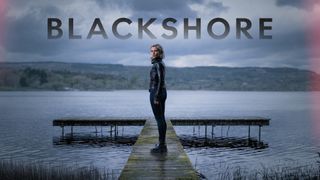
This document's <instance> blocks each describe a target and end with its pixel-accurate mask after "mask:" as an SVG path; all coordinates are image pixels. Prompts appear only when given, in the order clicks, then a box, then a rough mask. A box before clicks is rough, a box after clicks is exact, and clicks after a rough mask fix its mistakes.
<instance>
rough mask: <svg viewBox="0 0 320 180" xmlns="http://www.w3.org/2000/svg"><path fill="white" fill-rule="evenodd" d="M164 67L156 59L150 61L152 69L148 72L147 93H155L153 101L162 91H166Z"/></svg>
mask: <svg viewBox="0 0 320 180" xmlns="http://www.w3.org/2000/svg"><path fill="white" fill-rule="evenodd" d="M165 77H166V67H165V64H164V62H163V61H162V59H159V58H156V59H153V60H152V68H151V70H150V85H149V92H151V91H154V92H155V99H159V98H160V95H161V93H162V91H163V90H166V89H165V88H166V83H165Z"/></svg>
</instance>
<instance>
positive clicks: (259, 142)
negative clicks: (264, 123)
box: [259, 126, 261, 143]
mask: <svg viewBox="0 0 320 180" xmlns="http://www.w3.org/2000/svg"><path fill="white" fill-rule="evenodd" d="M260 141H261V126H259V143H260Z"/></svg>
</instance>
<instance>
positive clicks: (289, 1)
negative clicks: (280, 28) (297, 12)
mask: <svg viewBox="0 0 320 180" xmlns="http://www.w3.org/2000/svg"><path fill="white" fill-rule="evenodd" d="M303 1H305V0H277V1H276V4H277V5H278V6H294V7H298V8H300V7H302V5H303V4H302V3H303Z"/></svg>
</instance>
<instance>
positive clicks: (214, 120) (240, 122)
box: [170, 116, 270, 142]
mask: <svg viewBox="0 0 320 180" xmlns="http://www.w3.org/2000/svg"><path fill="white" fill-rule="evenodd" d="M170 120H171V122H172V124H173V125H174V126H205V137H206V138H207V134H208V133H207V132H208V126H211V134H212V136H213V129H214V127H215V126H248V139H250V138H251V126H259V139H258V140H259V142H260V141H261V127H262V126H269V124H270V118H264V117H251V116H246V117H210V118H201V119H200V118H171V119H170Z"/></svg>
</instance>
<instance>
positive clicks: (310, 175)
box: [216, 165, 320, 180]
mask: <svg viewBox="0 0 320 180" xmlns="http://www.w3.org/2000/svg"><path fill="white" fill-rule="evenodd" d="M216 178H217V179H220V180H229V179H236V180H256V179H263V180H278V179H279V180H287V179H288V180H300V179H304V180H320V167H319V166H317V165H308V166H300V167H294V168H292V167H271V168H262V169H261V170H254V171H249V170H247V169H244V168H241V167H238V168H236V169H235V170H228V169H227V170H226V171H225V172H223V173H221V174H218V176H217V177H216Z"/></svg>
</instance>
